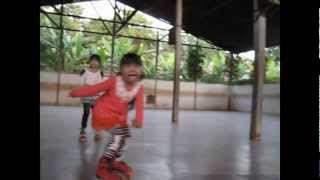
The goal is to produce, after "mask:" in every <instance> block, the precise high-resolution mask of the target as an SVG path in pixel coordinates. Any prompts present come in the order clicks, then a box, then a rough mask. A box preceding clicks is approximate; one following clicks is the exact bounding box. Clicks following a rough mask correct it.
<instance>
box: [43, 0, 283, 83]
mask: <svg viewBox="0 0 320 180" xmlns="http://www.w3.org/2000/svg"><path fill="white" fill-rule="evenodd" d="M65 10H66V11H67V12H68V13H70V14H78V15H80V14H81V13H82V9H81V8H80V7H79V6H77V5H72V4H68V5H65ZM128 12H129V11H128ZM50 17H51V18H52V19H53V20H54V21H55V22H56V23H57V24H59V16H54V15H50ZM130 22H131V23H137V24H141V23H142V24H145V25H150V24H151V22H148V21H147V20H146V19H145V17H144V16H143V15H142V14H140V13H137V14H136V15H135V16H134V17H133V18H132V19H131V20H130ZM40 24H41V25H46V26H54V24H52V23H51V22H50V21H49V20H48V18H46V17H45V16H44V15H42V14H41V16H40ZM63 25H64V26H65V27H68V28H72V29H79V28H84V29H88V30H92V31H98V32H106V30H105V28H104V26H103V24H102V22H97V21H75V20H74V19H72V18H70V17H64V18H63ZM106 25H107V26H108V27H109V29H110V30H111V29H112V23H106ZM119 33H120V34H123V35H131V36H137V37H145V38H155V37H156V31H154V30H152V29H147V28H133V27H129V26H124V28H123V29H122V30H121V31H120V32H119ZM59 37H60V30H54V29H46V28H41V30H40V69H41V70H44V71H56V70H57V65H58V62H59V60H60V58H59V54H58V48H59V46H60V39H59ZM182 40H183V42H184V43H189V44H195V43H196V42H197V41H198V42H199V44H200V45H204V46H211V47H214V45H210V44H208V43H207V42H205V41H203V40H197V39H196V38H195V37H194V36H192V35H190V34H187V35H184V36H183V39H182ZM111 42H112V37H111V36H103V35H99V34H89V33H81V32H72V31H64V36H63V46H64V60H63V61H64V64H63V66H64V71H65V72H68V73H78V72H79V71H80V70H81V69H83V68H84V67H86V66H87V60H88V57H89V56H90V55H91V54H99V55H100V56H101V60H102V64H103V70H104V71H105V72H106V74H107V73H108V72H110V64H111V62H110V61H111ZM183 48H184V52H183V60H182V62H181V67H182V68H181V80H182V81H193V80H194V78H196V79H198V80H199V81H200V82H203V83H222V84H227V83H231V84H251V83H252V82H253V78H252V76H253V73H252V71H253V61H252V60H250V59H245V58H241V57H240V56H235V58H234V60H230V59H231V58H230V54H229V53H227V52H225V51H221V50H214V49H207V48H201V50H197V49H196V48H188V47H187V46H183ZM127 52H135V53H137V54H139V55H141V58H142V61H143V63H144V71H145V75H146V78H155V76H156V74H158V78H159V79H163V80H173V72H174V58H175V57H174V46H173V45H169V44H167V43H162V42H161V43H159V57H158V59H159V61H158V68H157V69H156V67H155V60H156V43H155V42H153V41H145V40H137V39H129V38H121V37H117V38H116V39H115V46H114V59H113V61H114V70H118V67H119V62H120V58H121V57H122V55H123V54H125V53H127ZM230 67H232V71H230ZM196 74H199V75H196ZM230 77H231V78H232V79H231V81H229V80H230ZM279 79H280V48H279V47H272V48H267V49H266V74H265V82H266V83H277V82H279Z"/></svg>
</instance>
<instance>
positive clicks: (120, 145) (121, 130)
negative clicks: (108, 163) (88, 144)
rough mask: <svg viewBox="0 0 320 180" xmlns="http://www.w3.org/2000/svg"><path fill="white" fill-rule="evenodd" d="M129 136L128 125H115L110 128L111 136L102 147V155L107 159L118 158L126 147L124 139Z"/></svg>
mask: <svg viewBox="0 0 320 180" xmlns="http://www.w3.org/2000/svg"><path fill="white" fill-rule="evenodd" d="M128 137H131V134H130V129H129V128H128V127H119V126H115V127H114V128H112V129H111V138H110V140H109V142H108V144H107V145H106V147H105V149H104V156H105V157H107V158H109V159H118V158H120V157H121V156H122V153H123V151H124V149H125V147H126V140H127V138H128Z"/></svg>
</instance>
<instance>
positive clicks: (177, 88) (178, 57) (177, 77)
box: [172, 0, 182, 123]
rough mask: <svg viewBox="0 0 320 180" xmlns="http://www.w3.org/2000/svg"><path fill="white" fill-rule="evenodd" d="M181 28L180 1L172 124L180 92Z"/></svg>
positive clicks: (177, 3)
mask: <svg viewBox="0 0 320 180" xmlns="http://www.w3.org/2000/svg"><path fill="white" fill-rule="evenodd" d="M181 26H182V0H176V24H175V36H176V37H175V38H176V42H175V67H174V71H175V73H174V86H173V103H172V122H173V123H177V122H178V119H179V113H178V112H179V91H180V84H179V82H180V61H181V59H182V44H181V34H180V33H181Z"/></svg>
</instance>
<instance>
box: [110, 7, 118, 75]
mask: <svg viewBox="0 0 320 180" xmlns="http://www.w3.org/2000/svg"><path fill="white" fill-rule="evenodd" d="M116 3H117V1H114V7H116ZM113 10H114V14H113V23H112V41H111V62H110V63H111V74H113V58H114V43H115V33H116V9H115V8H114V9H113Z"/></svg>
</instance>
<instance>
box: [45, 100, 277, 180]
mask: <svg viewBox="0 0 320 180" xmlns="http://www.w3.org/2000/svg"><path fill="white" fill-rule="evenodd" d="M81 113H82V109H81V108H80V107H53V106H41V107H40V123H41V124H40V127H41V132H40V133H41V136H40V141H41V145H40V152H41V154H40V158H41V162H40V163H41V180H95V166H96V163H97V160H98V158H99V156H100V155H101V154H102V150H103V148H104V143H105V142H106V141H107V137H108V134H107V133H105V135H106V138H105V140H104V141H103V142H102V143H95V142H94V141H93V133H92V131H91V130H89V139H88V142H87V143H85V144H80V143H79V142H78V133H79V126H80V117H81ZM170 117H171V113H170V111H161V110H146V111H145V126H144V128H143V129H133V130H132V134H133V137H132V138H131V139H130V140H129V146H128V149H127V151H126V153H125V159H126V161H127V162H128V163H129V164H130V165H131V166H132V167H133V169H134V172H135V174H134V177H133V179H134V180H279V179H280V177H279V176H280V122H279V121H280V119H279V116H271V115H264V116H263V124H262V126H263V129H262V138H261V141H260V142H258V143H252V142H250V141H249V140H248V134H249V126H250V121H249V120H250V114H249V113H239V112H210V111H181V113H180V121H179V124H178V125H172V124H171V122H170Z"/></svg>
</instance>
